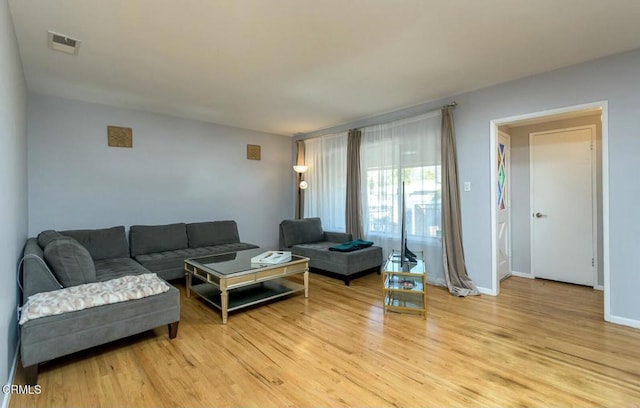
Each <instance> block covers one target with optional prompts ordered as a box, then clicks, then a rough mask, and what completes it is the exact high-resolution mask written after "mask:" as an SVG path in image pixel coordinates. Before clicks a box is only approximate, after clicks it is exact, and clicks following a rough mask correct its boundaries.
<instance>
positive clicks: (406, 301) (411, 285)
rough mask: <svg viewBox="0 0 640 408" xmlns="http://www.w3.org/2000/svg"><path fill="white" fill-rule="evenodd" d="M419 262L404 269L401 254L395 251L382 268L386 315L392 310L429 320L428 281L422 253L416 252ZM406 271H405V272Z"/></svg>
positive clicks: (383, 300)
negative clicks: (420, 315)
mask: <svg viewBox="0 0 640 408" xmlns="http://www.w3.org/2000/svg"><path fill="white" fill-rule="evenodd" d="M416 255H417V256H418V260H417V262H416V263H412V264H410V265H409V268H402V265H401V264H400V254H399V252H398V251H395V250H394V251H393V252H392V253H391V255H389V258H388V259H387V261H386V262H385V264H384V267H383V268H382V274H381V275H382V306H383V309H384V313H385V314H387V313H388V312H389V311H390V310H391V311H393V312H400V313H417V314H422V317H423V318H424V319H426V318H427V291H426V286H427V279H426V271H425V268H424V259H423V257H422V252H420V251H418V252H416ZM403 269H405V270H403Z"/></svg>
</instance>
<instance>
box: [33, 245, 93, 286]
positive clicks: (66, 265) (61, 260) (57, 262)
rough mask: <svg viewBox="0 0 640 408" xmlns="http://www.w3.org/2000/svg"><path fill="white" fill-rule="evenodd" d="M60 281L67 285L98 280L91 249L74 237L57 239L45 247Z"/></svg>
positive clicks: (46, 256)
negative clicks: (90, 252)
mask: <svg viewBox="0 0 640 408" xmlns="http://www.w3.org/2000/svg"><path fill="white" fill-rule="evenodd" d="M44 259H45V260H46V261H47V262H48V263H49V265H50V266H51V269H52V270H53V273H54V275H55V276H56V278H58V281H59V282H60V283H61V284H62V285H63V286H65V287H69V286H76V285H82V284H83V283H89V282H95V281H96V268H95V265H94V264H93V259H91V254H89V251H88V250H87V249H86V248H85V247H83V246H82V245H80V244H79V243H78V242H77V241H76V240H74V239H57V240H54V241H52V242H50V243H49V245H47V247H46V248H45V249H44Z"/></svg>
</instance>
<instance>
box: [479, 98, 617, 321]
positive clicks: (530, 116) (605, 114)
mask: <svg viewBox="0 0 640 408" xmlns="http://www.w3.org/2000/svg"><path fill="white" fill-rule="evenodd" d="M586 109H600V110H601V114H602V151H601V155H602V253H603V269H604V271H603V273H604V282H603V284H604V320H606V321H608V322H610V321H611V285H610V268H609V263H610V262H609V104H608V101H606V100H603V101H596V102H591V103H586V104H581V105H571V106H566V107H563V108H557V109H551V110H545V111H539V112H533V113H527V114H520V115H516V116H510V117H505V118H500V119H493V120H490V121H489V168H488V171H489V177H490V184H491V185H490V194H489V196H490V197H489V199H490V207H489V208H490V210H489V211H490V214H489V215H490V219H491V222H490V224H491V277H492V281H491V282H492V287H491V288H490V289H489V291H487V292H485V293H486V294H489V295H494V296H497V295H498V294H499V293H500V282H499V280H498V261H497V256H496V251H497V232H496V200H495V194H494V193H495V191H496V185H497V177H496V172H495V168H496V166H497V158H496V143H497V135H498V127H499V126H503V125H508V124H511V123H514V122H519V121H524V120H535V119H542V118H544V117H546V116H551V115H558V114H563V113H570V112H575V111H580V110H586Z"/></svg>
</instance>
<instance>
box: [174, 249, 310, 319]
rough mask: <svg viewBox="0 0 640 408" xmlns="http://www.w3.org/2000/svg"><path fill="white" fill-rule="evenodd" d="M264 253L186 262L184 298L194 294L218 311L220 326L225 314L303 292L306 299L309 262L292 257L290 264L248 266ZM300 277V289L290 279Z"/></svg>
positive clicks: (300, 257) (205, 258)
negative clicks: (252, 259) (220, 318)
mask: <svg viewBox="0 0 640 408" xmlns="http://www.w3.org/2000/svg"><path fill="white" fill-rule="evenodd" d="M264 252H265V250H264V249H262V248H256V249H248V250H245V251H238V252H229V253H226V254H219V255H211V256H202V257H198V258H190V259H187V260H185V261H184V270H185V273H186V277H187V297H190V296H191V292H192V291H193V292H195V293H196V294H197V295H198V296H200V297H201V298H203V299H204V300H205V301H207V302H208V303H210V304H212V305H213V306H214V307H216V308H218V309H220V310H221V311H222V323H223V324H226V323H227V316H228V313H229V312H230V311H233V310H237V309H241V308H243V307H248V306H252V305H256V304H259V303H263V302H266V301H269V300H273V299H277V298H280V297H283V296H287V295H290V294H292V293H296V292H301V291H303V290H304V297H309V258H305V257H302V256H298V255H293V254H292V255H291V261H289V262H283V263H279V264H274V265H264V264H260V265H258V264H252V263H251V258H252V257H255V256H257V255H260V254H262V253H264ZM300 274H302V275H303V282H304V284H303V285H301V284H299V283H296V282H293V281H292V280H290V279H289V278H290V277H291V276H293V275H300ZM193 278H196V279H195V280H194V279H193Z"/></svg>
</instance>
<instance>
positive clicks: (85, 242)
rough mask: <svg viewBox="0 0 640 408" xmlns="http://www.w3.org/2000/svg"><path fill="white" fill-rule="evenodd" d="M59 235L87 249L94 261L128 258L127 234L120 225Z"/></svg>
mask: <svg viewBox="0 0 640 408" xmlns="http://www.w3.org/2000/svg"><path fill="white" fill-rule="evenodd" d="M60 234H62V235H66V236H68V237H71V238H74V239H75V240H76V241H78V242H79V243H80V244H81V245H82V246H84V247H85V248H87V250H88V251H89V253H90V254H91V257H92V258H93V260H94V261H101V260H103V259H115V258H128V257H129V247H128V246H127V234H126V233H125V230H124V226H122V225H120V226H118V227H112V228H103V229H87V230H68V231H60Z"/></svg>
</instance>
